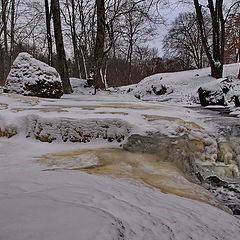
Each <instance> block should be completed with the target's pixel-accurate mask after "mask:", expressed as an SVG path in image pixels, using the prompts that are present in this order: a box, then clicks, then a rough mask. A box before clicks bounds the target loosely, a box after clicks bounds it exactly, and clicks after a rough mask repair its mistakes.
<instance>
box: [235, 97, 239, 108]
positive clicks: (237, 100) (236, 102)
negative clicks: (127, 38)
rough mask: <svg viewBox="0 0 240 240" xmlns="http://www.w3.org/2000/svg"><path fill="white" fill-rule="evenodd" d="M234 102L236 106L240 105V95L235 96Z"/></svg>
mask: <svg viewBox="0 0 240 240" xmlns="http://www.w3.org/2000/svg"><path fill="white" fill-rule="evenodd" d="M234 104H235V107H240V101H239V96H234Z"/></svg>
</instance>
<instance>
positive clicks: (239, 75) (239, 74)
mask: <svg viewBox="0 0 240 240" xmlns="http://www.w3.org/2000/svg"><path fill="white" fill-rule="evenodd" d="M238 78H239V79H240V68H239V72H238Z"/></svg>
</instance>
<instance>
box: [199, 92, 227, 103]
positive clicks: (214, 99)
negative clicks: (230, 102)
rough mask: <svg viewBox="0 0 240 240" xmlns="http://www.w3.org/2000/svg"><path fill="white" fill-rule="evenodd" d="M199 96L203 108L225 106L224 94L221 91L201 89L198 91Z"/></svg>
mask: <svg viewBox="0 0 240 240" xmlns="http://www.w3.org/2000/svg"><path fill="white" fill-rule="evenodd" d="M198 95H199V99H200V103H201V105H202V106H208V105H222V106H224V105H225V99H224V93H223V91H222V90H221V89H218V90H207V89H204V88H201V87H200V88H199V89H198Z"/></svg>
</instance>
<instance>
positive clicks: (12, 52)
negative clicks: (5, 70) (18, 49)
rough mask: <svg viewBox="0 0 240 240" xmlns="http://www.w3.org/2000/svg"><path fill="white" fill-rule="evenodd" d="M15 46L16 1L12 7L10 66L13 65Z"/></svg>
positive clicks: (13, 0) (13, 1)
mask: <svg viewBox="0 0 240 240" xmlns="http://www.w3.org/2000/svg"><path fill="white" fill-rule="evenodd" d="M14 45H15V0H12V5H11V49H10V59H9V60H10V66H11V65H12V63H13V57H14V56H13V54H14Z"/></svg>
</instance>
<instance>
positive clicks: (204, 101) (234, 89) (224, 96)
mask: <svg viewBox="0 0 240 240" xmlns="http://www.w3.org/2000/svg"><path fill="white" fill-rule="evenodd" d="M198 95H199V99H200V103H201V105H202V106H208V105H222V106H224V105H228V104H229V103H231V102H234V103H235V106H236V107H239V106H240V101H239V97H240V83H239V81H238V80H236V79H232V78H226V79H220V80H219V79H216V80H213V81H211V82H210V83H208V84H205V85H204V86H202V87H200V88H199V89H198Z"/></svg>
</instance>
